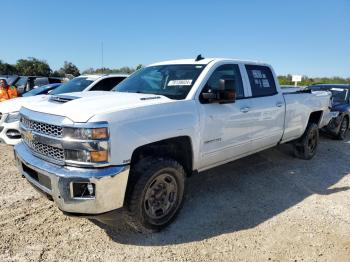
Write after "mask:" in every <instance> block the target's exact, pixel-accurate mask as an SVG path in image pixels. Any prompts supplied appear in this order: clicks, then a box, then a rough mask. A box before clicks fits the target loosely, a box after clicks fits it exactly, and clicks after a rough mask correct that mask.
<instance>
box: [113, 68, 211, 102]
mask: <svg viewBox="0 0 350 262" xmlns="http://www.w3.org/2000/svg"><path fill="white" fill-rule="evenodd" d="M204 67H205V65H159V66H151V67H146V68H144V69H141V70H139V71H137V72H136V73H134V74H133V75H131V76H130V77H129V78H127V79H125V80H124V81H123V82H121V83H120V84H119V85H117V86H116V87H115V88H113V91H117V92H130V93H143V94H154V95H163V96H166V97H168V98H170V99H176V100H180V99H185V98H186V96H187V94H188V93H189V92H190V90H191V88H192V86H193V85H194V83H195V82H196V80H197V78H198V76H199V75H200V73H201V72H202V71H203V69H204Z"/></svg>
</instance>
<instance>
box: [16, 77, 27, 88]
mask: <svg viewBox="0 0 350 262" xmlns="http://www.w3.org/2000/svg"><path fill="white" fill-rule="evenodd" d="M27 79H28V77H20V78H19V80H18V81H17V83H16V86H23V85H25V84H26V83H27Z"/></svg>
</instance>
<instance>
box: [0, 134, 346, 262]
mask: <svg viewBox="0 0 350 262" xmlns="http://www.w3.org/2000/svg"><path fill="white" fill-rule="evenodd" d="M0 159H1V163H0V178H1V179H0V188H1V189H0V261H58V260H59V261H80V260H86V261H124V260H128V261H129V260H130V261H175V260H176V261H212V260H215V261H350V191H349V189H350V187H349V185H350V163H349V160H350V141H349V140H347V141H344V142H341V141H335V140H331V139H328V138H322V141H321V144H320V147H319V151H318V154H317V156H316V157H315V158H314V159H312V160H311V161H303V160H298V159H295V158H293V157H292V156H291V152H290V148H289V147H288V146H286V145H284V146H279V147H278V148H275V149H271V150H267V151H263V152H261V153H259V154H255V155H253V156H250V157H247V158H244V159H241V160H238V161H235V162H232V163H230V164H227V165H224V166H221V167H219V168H215V169H212V170H210V171H207V172H204V173H201V174H199V175H196V176H193V177H191V178H190V179H189V180H188V188H187V189H188V191H187V195H186V200H185V201H186V202H185V205H184V208H183V209H182V211H181V212H180V214H179V216H178V218H177V220H176V221H175V222H174V223H173V224H172V225H171V226H170V227H168V228H167V229H166V230H164V231H162V232H160V233H157V234H149V235H142V234H139V233H136V232H134V231H132V230H130V229H129V228H128V227H127V226H125V225H124V224H123V223H122V222H120V223H119V224H118V225H116V226H114V227H108V226H106V225H104V224H101V223H98V222H95V221H93V220H88V219H82V218H72V217H66V216H64V215H63V214H62V213H61V212H60V211H59V210H58V209H57V208H56V206H55V205H54V204H53V203H52V202H50V201H48V200H46V199H45V198H44V197H42V196H41V195H40V194H39V193H37V192H36V191H35V190H34V189H32V187H31V186H30V185H29V184H28V183H27V182H26V181H25V179H22V178H21V176H20V175H19V174H18V172H17V170H16V168H15V165H14V162H13V156H12V148H11V147H7V146H3V145H0Z"/></svg>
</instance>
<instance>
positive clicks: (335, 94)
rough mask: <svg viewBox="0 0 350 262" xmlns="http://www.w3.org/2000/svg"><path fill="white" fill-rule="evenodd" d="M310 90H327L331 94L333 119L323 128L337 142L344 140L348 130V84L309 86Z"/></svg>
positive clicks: (349, 101) (349, 113)
mask: <svg viewBox="0 0 350 262" xmlns="http://www.w3.org/2000/svg"><path fill="white" fill-rule="evenodd" d="M309 88H310V89H311V90H327V91H331V92H332V108H331V111H332V112H334V113H335V115H334V118H333V119H332V120H331V121H330V122H329V124H328V125H327V126H326V127H325V128H324V129H325V131H326V132H329V133H330V134H332V135H333V136H334V137H335V138H337V139H339V140H344V139H345V138H346V135H347V134H348V130H349V120H350V95H349V90H350V84H349V85H347V84H323V85H313V86H309Z"/></svg>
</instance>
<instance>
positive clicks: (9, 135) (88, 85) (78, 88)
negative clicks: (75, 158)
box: [0, 75, 127, 145]
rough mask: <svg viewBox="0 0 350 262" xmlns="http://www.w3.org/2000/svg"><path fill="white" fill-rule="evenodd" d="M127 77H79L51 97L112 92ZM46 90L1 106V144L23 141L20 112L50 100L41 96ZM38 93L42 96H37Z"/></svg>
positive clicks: (61, 86) (55, 90)
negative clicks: (27, 106) (66, 94)
mask: <svg viewBox="0 0 350 262" xmlns="http://www.w3.org/2000/svg"><path fill="white" fill-rule="evenodd" d="M126 77H127V75H84V76H79V77H76V78H74V79H72V80H71V81H68V82H66V83H63V84H60V86H59V87H57V88H55V89H53V90H51V92H50V95H58V94H63V93H67V92H70V93H71V92H82V91H83V92H86V91H110V90H111V89H112V88H113V87H115V86H116V85H117V84H119V83H120V82H121V81H123V80H124V79H125V78H126ZM55 85H57V84H55ZM50 86H52V85H50ZM45 90H46V91H48V90H47V86H46V87H38V88H36V89H32V90H31V91H29V92H27V93H26V94H24V95H23V97H19V98H16V99H11V100H8V101H5V102H2V103H1V104H0V143H6V144H8V145H16V144H18V143H19V142H20V141H21V134H20V130H19V110H20V109H21V107H22V106H25V105H31V104H35V103H38V102H39V101H42V100H47V99H49V98H48V96H46V95H45V94H41V93H42V92H44V93H45V92H46V91H45ZM37 93H40V94H38V95H35V94H37ZM46 93H47V92H46ZM30 95H33V96H30Z"/></svg>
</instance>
